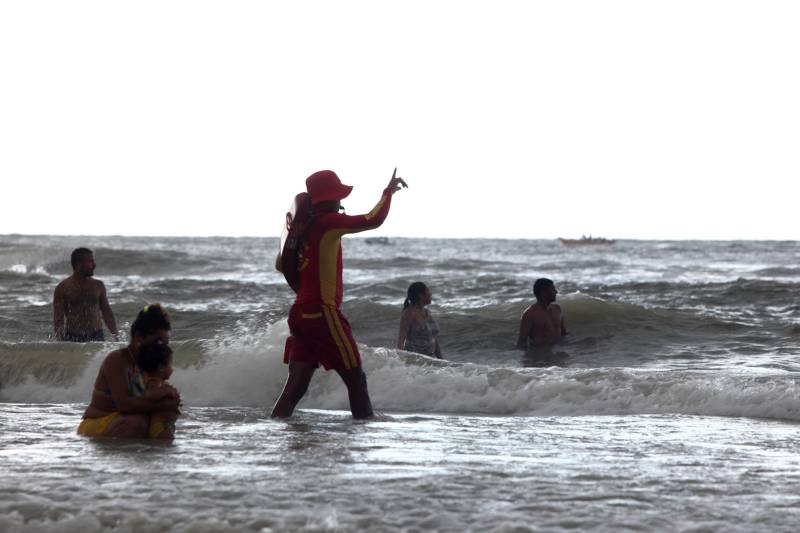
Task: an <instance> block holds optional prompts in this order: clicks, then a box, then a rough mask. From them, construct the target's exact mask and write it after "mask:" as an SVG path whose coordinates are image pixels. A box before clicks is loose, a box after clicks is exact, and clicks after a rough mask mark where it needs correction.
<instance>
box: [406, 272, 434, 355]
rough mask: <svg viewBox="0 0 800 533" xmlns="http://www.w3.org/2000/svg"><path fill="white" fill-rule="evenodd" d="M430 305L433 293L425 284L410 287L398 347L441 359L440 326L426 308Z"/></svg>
mask: <svg viewBox="0 0 800 533" xmlns="http://www.w3.org/2000/svg"><path fill="white" fill-rule="evenodd" d="M430 303H431V291H430V289H428V287H427V286H426V285H425V284H424V283H422V282H421V281H415V282H414V283H412V284H411V285H409V287H408V296H406V301H405V302H404V303H403V314H402V315H401V317H400V332H399V334H398V336H397V347H398V348H399V349H401V350H407V351H409V352H416V353H421V354H423V355H429V356H431V357H437V358H439V359H441V358H442V351H441V349H440V348H439V340H438V339H437V336H438V335H439V326H438V325H437V324H436V321H435V320H434V319H433V316H431V313H430V311H428V310H427V309H426V308H425V306H427V305H428V304H430Z"/></svg>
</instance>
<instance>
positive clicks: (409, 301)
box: [403, 281, 428, 309]
mask: <svg viewBox="0 0 800 533" xmlns="http://www.w3.org/2000/svg"><path fill="white" fill-rule="evenodd" d="M426 290H428V286H427V285H425V284H424V283H422V282H421V281H415V282H414V283H412V284H411V285H409V286H408V295H407V296H406V301H405V302H403V309H405V308H406V307H408V306H409V305H414V304H416V303H417V300H419V297H420V296H422V295H423V294H425V291H426Z"/></svg>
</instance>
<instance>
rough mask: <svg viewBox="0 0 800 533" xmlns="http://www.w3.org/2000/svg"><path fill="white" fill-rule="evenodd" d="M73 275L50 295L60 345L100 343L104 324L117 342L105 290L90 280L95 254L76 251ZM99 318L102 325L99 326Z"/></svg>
mask: <svg viewBox="0 0 800 533" xmlns="http://www.w3.org/2000/svg"><path fill="white" fill-rule="evenodd" d="M70 262H71V263H72V275H71V276H70V277H68V278H67V279H65V280H64V281H62V282H61V283H59V284H58V286H57V287H56V290H55V292H54V293H53V330H54V332H55V336H56V339H58V340H60V341H72V342H91V341H103V340H105V338H104V337H103V322H105V323H106V326H107V327H108V329H109V331H111V334H112V335H113V336H114V339H115V340H119V338H118V332H117V323H116V321H115V320H114V313H112V312H111V306H110V305H108V298H107V297H106V286H105V285H103V282H102V281H100V280H96V279H92V275H94V269H95V266H96V265H95V262H94V253H93V252H92V251H91V250H89V249H88V248H76V249H75V250H73V252H72V255H71V256H70ZM101 318H102V322H101Z"/></svg>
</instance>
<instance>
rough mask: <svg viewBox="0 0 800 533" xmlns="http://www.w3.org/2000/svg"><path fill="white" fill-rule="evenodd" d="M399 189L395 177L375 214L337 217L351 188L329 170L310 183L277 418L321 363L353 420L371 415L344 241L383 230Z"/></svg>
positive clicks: (302, 391) (274, 413) (402, 184)
mask: <svg viewBox="0 0 800 533" xmlns="http://www.w3.org/2000/svg"><path fill="white" fill-rule="evenodd" d="M401 187H408V185H406V182H405V181H403V179H402V178H396V177H394V175H393V176H392V178H391V180H389V185H387V186H386V188H385V189H384V191H383V194H382V195H381V199H380V201H379V202H378V204H377V205H376V206H375V207H374V208H373V209H372V211H370V212H369V213H367V214H365V215H358V216H348V215H345V214H343V213H341V214H340V213H339V210H340V209H341V205H340V203H339V202H340V201H341V200H342V199H343V198H346V197H347V196H348V195H349V194H350V191H351V190H352V189H353V187H351V186H348V185H343V184H342V182H341V181H340V180H339V177H338V176H337V175H336V173H335V172H333V171H330V170H321V171H319V172H315V173H314V174H312V175H311V176H309V177H308V178H307V179H306V190H307V191H308V194H309V195H310V197H311V205H312V215H313V218H312V219H311V222H310V225H309V227H308V229H307V230H306V232H305V234H304V235H303V245H302V261H301V263H300V267H299V270H300V287H299V289H298V291H297V297H296V299H295V302H294V305H293V306H292V308H291V309H290V311H289V332H290V335H289V337H288V338H287V339H286V348H285V350H284V356H283V360H284V362H285V363H287V364H288V365H289V376H288V378H287V379H286V384H285V385H284V388H283V392H282V393H281V395H280V397H279V398H278V401H277V402H276V403H275V406H274V407H273V409H272V416H273V417H279V418H288V417H289V416H291V415H292V412H293V411H294V408H295V406H296V405H297V403H298V402H299V401H300V399H301V398H302V397H303V395H304V394H305V393H306V390H307V389H308V384H309V383H310V382H311V377H312V376H313V375H314V372H315V371H316V369H317V368H318V367H319V365H320V364H322V366H323V367H325V370H335V371H336V372H337V373H338V374H339V376H340V377H341V378H342V381H344V384H345V385H346V386H347V392H348V396H349V398H350V411H351V412H352V414H353V417H354V418H369V417H371V416H372V415H373V411H372V403H371V402H370V399H369V393H368V391H367V376H366V374H364V370H363V369H362V367H361V355H360V354H359V352H358V346H357V345H356V342H355V340H354V339H353V334H352V332H351V329H350V323H349V322H348V321H347V318H345V316H344V314H342V312H341V310H340V307H341V305H342V297H343V295H344V288H343V285H342V244H341V238H342V236H343V235H346V234H348V233H357V232H360V231H365V230H369V229H374V228H377V227H378V226H380V225H381V224H382V223H383V221H384V220H385V219H386V216H387V215H388V214H389V207H390V205H391V202H392V195H394V193H395V192H397V191H399V190H400V189H401Z"/></svg>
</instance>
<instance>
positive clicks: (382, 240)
mask: <svg viewBox="0 0 800 533" xmlns="http://www.w3.org/2000/svg"><path fill="white" fill-rule="evenodd" d="M364 242H366V243H367V244H381V245H384V246H385V245H387V244H392V241H390V240H389V237H367V238H366V239H364Z"/></svg>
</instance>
